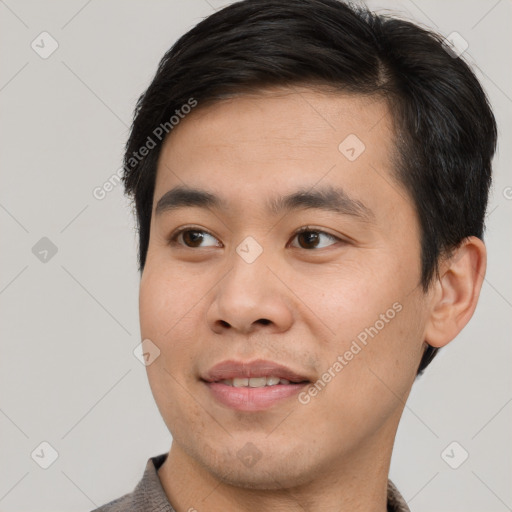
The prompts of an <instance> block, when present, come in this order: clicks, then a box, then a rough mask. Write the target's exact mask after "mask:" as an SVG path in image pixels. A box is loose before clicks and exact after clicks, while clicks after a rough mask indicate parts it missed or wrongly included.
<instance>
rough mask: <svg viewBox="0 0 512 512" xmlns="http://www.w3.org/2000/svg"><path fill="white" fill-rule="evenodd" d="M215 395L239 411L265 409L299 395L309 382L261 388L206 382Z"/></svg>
mask: <svg viewBox="0 0 512 512" xmlns="http://www.w3.org/2000/svg"><path fill="white" fill-rule="evenodd" d="M205 384H206V385H207V386H208V388H209V389H210V391H211V392H212V394H213V396H214V397H215V398H216V400H217V401H219V402H220V403H221V404H223V405H226V406H228V407H231V408H232V409H236V410H237V411H263V410H265V409H268V408H269V407H272V406H273V405H276V404H277V403H280V402H282V401H283V400H285V399H286V398H290V397H292V396H295V395H297V394H298V393H300V391H301V390H302V389H303V388H304V386H306V385H307V384H308V383H307V382H303V383H300V384H276V385H275V386H264V387H261V388H251V387H242V388H235V387H234V386H229V385H227V384H223V383H222V382H205Z"/></svg>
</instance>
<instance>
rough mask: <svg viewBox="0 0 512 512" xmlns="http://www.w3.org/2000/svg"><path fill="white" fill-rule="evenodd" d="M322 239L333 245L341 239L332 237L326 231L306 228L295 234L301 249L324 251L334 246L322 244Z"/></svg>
mask: <svg viewBox="0 0 512 512" xmlns="http://www.w3.org/2000/svg"><path fill="white" fill-rule="evenodd" d="M322 237H324V238H325V239H328V240H331V241H332V242H333V243H336V242H338V241H340V239H339V238H337V237H335V236H334V235H330V234H329V233H325V232H324V231H320V230H318V229H308V228H305V229H301V230H300V231H298V232H297V233H296V234H295V238H297V241H298V242H299V247H300V248H301V249H323V248H324V247H328V246H329V245H332V244H325V242H324V243H322ZM295 247H296V246H295Z"/></svg>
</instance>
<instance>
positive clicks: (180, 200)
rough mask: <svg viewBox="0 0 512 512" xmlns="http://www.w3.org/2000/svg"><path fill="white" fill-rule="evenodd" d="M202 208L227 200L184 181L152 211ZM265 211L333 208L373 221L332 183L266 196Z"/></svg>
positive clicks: (221, 207)
mask: <svg viewBox="0 0 512 512" xmlns="http://www.w3.org/2000/svg"><path fill="white" fill-rule="evenodd" d="M193 207H196V208H205V209H210V210H213V209H215V210H228V209H229V205H228V202H227V201H226V200H225V199H223V198H221V197H219V196H218V195H215V194H213V193H211V192H208V191H206V190H202V189H198V188H191V187H187V186H183V185H179V186H177V187H174V188H172V189H171V190H169V191H167V192H166V193H165V194H164V195H163V196H162V197H161V198H160V199H159V200H158V203H157V205H156V208H155V215H156V216H158V215H161V214H163V213H164V212H168V211H172V210H178V209H181V208H193ZM266 207H267V211H268V212H269V213H270V214H272V215H276V216H277V215H279V214H282V213H287V212H290V211H292V210H301V209H309V208H313V209H318V210H326V211H333V212H335V213H337V214H340V215H350V216H353V217H356V218H358V219H359V220H362V221H365V222H372V221H373V220H374V219H375V214H374V213H373V212H372V210H371V209H370V208H368V207H367V206H365V205H364V204H363V203H362V202H361V201H359V200H357V199H353V198H351V197H350V196H349V195H348V194H347V193H346V192H345V191H344V190H343V189H342V188H334V187H332V186H330V185H329V186H325V187H321V188H320V187H318V188H315V189H302V190H297V191H296V192H293V193H292V194H289V195H286V196H278V197H272V198H269V199H268V200H267V203H266Z"/></svg>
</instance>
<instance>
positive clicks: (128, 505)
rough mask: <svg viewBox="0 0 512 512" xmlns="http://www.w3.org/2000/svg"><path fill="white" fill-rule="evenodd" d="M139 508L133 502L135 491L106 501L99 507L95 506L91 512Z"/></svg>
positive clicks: (119, 511)
mask: <svg viewBox="0 0 512 512" xmlns="http://www.w3.org/2000/svg"><path fill="white" fill-rule="evenodd" d="M131 510H134V511H135V510H137V509H136V508H135V504H134V502H133V492H130V493H127V494H125V495H124V496H121V497H120V498H116V499H115V500H112V501H110V502H109V503H105V505H102V506H101V507H99V508H95V509H94V510H92V511H91V512H129V511H131Z"/></svg>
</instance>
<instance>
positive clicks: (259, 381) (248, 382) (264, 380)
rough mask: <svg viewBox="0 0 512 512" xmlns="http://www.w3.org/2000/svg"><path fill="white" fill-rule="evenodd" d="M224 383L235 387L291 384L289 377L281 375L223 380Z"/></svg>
mask: <svg viewBox="0 0 512 512" xmlns="http://www.w3.org/2000/svg"><path fill="white" fill-rule="evenodd" d="M221 382H222V384H226V385H227V386H233V387H235V388H246V387H249V388H262V387H264V386H275V385H277V384H290V381H289V380H287V379H280V378H279V377H251V378H250V379H248V378H236V379H226V380H221Z"/></svg>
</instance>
